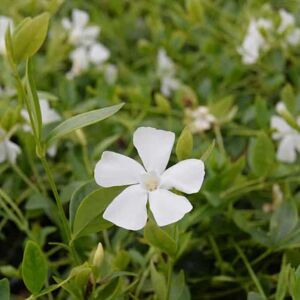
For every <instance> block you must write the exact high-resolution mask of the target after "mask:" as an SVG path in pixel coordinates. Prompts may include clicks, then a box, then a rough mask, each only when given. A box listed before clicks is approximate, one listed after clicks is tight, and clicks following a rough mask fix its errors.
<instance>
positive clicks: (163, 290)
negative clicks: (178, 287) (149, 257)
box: [150, 262, 167, 300]
mask: <svg viewBox="0 0 300 300" xmlns="http://www.w3.org/2000/svg"><path fill="white" fill-rule="evenodd" d="M150 271H151V282H152V285H153V288H154V291H155V294H156V296H157V299H158V300H165V299H166V297H167V284H166V280H165V277H164V275H163V274H161V273H159V272H158V271H157V270H156V269H155V267H154V265H153V263H152V262H151V266H150Z"/></svg>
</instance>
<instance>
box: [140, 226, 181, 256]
mask: <svg viewBox="0 0 300 300" xmlns="http://www.w3.org/2000/svg"><path fill="white" fill-rule="evenodd" d="M144 237H145V240H146V241H147V242H148V243H149V244H150V245H152V246H154V247H156V248H158V249H159V250H161V251H163V252H165V253H167V254H168V255H170V256H172V257H175V255H176V252H177V247H176V242H175V240H174V239H173V238H172V237H171V236H170V235H169V234H168V233H167V232H166V231H164V230H163V229H161V228H160V227H158V226H157V225H156V224H155V223H154V222H152V221H149V222H148V223H147V225H146V226H145V229H144Z"/></svg>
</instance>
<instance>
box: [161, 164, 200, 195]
mask: <svg viewBox="0 0 300 300" xmlns="http://www.w3.org/2000/svg"><path fill="white" fill-rule="evenodd" d="M204 175H205V171H204V163H203V161H202V160H200V159H187V160H183V161H181V162H179V163H177V164H176V165H174V166H172V167H171V168H169V169H167V170H166V171H165V172H164V173H163V174H162V176H161V182H162V183H161V185H162V186H163V187H164V188H166V189H170V188H175V189H177V190H179V191H181V192H184V193H187V194H193V193H197V192H198V191H199V190H200V188H201V185H202V183H203V179H204Z"/></svg>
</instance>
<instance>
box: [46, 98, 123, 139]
mask: <svg viewBox="0 0 300 300" xmlns="http://www.w3.org/2000/svg"><path fill="white" fill-rule="evenodd" d="M123 105H124V104H123V103H121V104H117V105H113V106H109V107H105V108H101V109H97V110H93V111H89V112H87V113H83V114H80V115H77V116H74V117H72V118H69V119H68V120H66V121H64V122H62V123H61V124H59V125H58V126H57V127H55V128H54V129H53V130H52V131H50V133H49V135H48V136H47V137H46V140H47V142H48V143H52V142H53V141H54V140H56V139H58V138H60V137H62V136H64V135H66V134H68V133H70V132H72V131H74V130H76V129H79V128H82V127H85V126H88V125H92V124H94V123H97V122H99V121H102V120H104V119H106V118H108V117H110V116H112V115H113V114H115V113H116V112H117V111H119V110H120V109H121V107H122V106H123Z"/></svg>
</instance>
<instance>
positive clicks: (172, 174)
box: [94, 127, 205, 230]
mask: <svg viewBox="0 0 300 300" xmlns="http://www.w3.org/2000/svg"><path fill="white" fill-rule="evenodd" d="M174 140H175V134H174V133H173V132H170V131H165V130H158V129H155V128H151V127H140V128H138V129H137V130H136V131H135V133H134V135H133V144H134V146H135V148H136V149H137V151H138V154H139V156H140V158H141V160H142V162H143V165H144V166H142V165H141V164H140V163H138V162H137V161H135V160H133V159H131V158H129V157H126V156H124V155H121V154H118V153H115V152H110V151H105V152H103V154H102V157H101V159H100V161H99V162H98V163H97V164H96V167H95V171H94V176H95V180H96V182H97V184H99V185H100V186H103V187H112V186H126V185H129V187H127V188H125V189H124V190H123V192H121V193H120V194H119V195H118V196H117V197H116V198H115V199H114V200H113V201H112V202H111V204H110V205H109V206H108V207H107V208H106V210H105V212H104V215H103V217H104V219H106V220H108V221H110V222H112V223H114V224H116V225H118V226H120V227H123V228H125V229H129V230H139V229H141V228H143V227H144V226H145V224H146V222H147V202H148V200H149V207H150V210H151V212H152V214H153V216H154V219H155V221H156V223H157V224H158V225H159V226H165V225H168V224H171V223H174V222H176V221H178V220H180V219H181V218H183V216H184V215H185V214H186V213H187V212H189V211H190V210H191V209H192V205H191V204H190V202H189V201H188V200H187V199H186V198H185V197H183V196H180V195H177V194H175V193H173V192H170V191H169V190H170V189H172V188H175V189H177V190H179V191H181V192H184V193H186V194H192V193H197V192H198V191H199V190H200V188H201V185H202V182H203V179H204V174H205V172H204V164H203V162H202V161H201V160H198V159H187V160H183V161H181V162H179V163H177V164H176V165H174V166H172V167H170V168H169V169H167V170H166V167H167V164H168V161H169V158H170V155H171V151H172V148H173V144H174Z"/></svg>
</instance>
